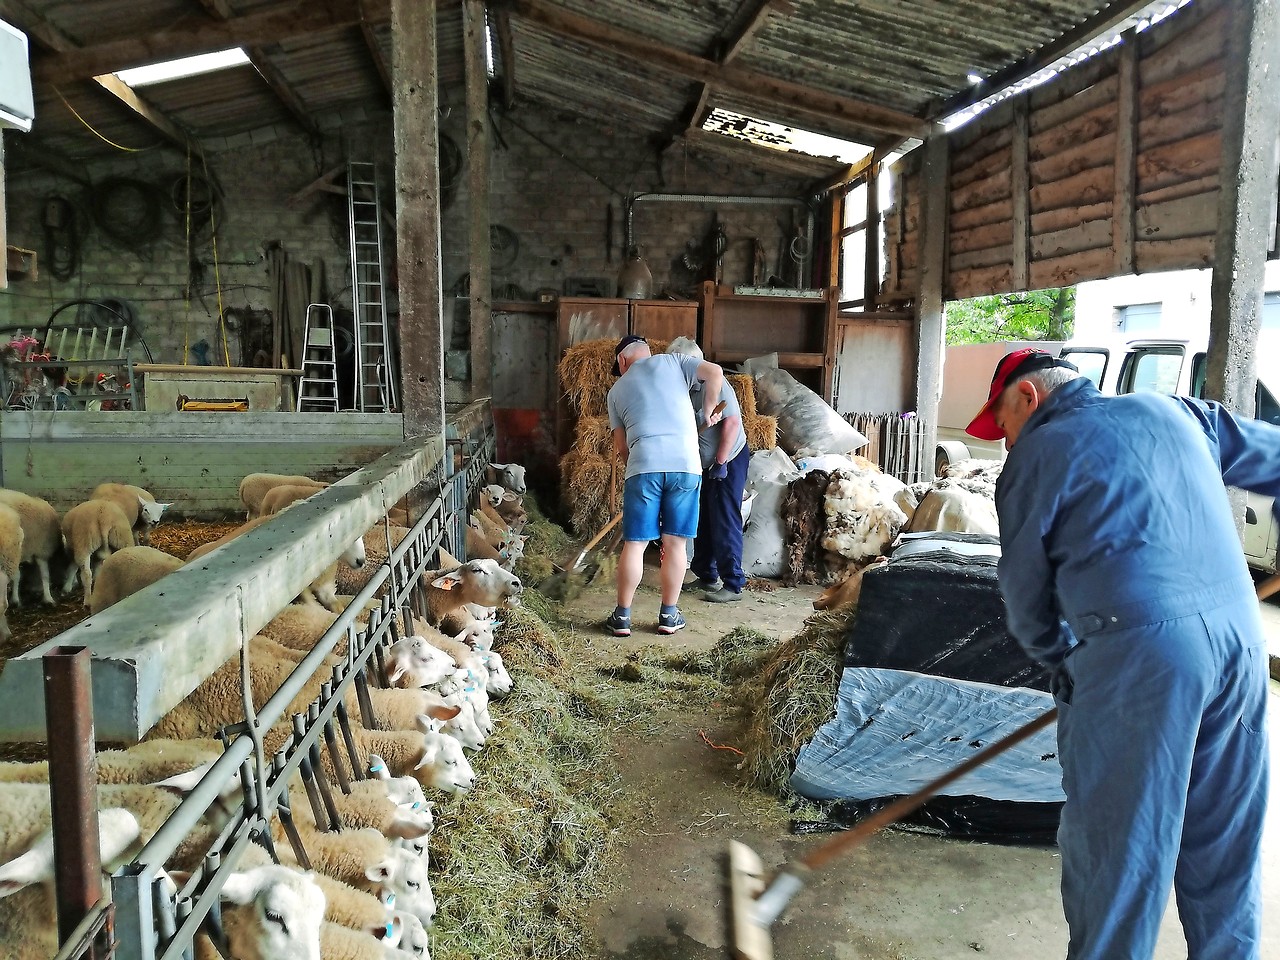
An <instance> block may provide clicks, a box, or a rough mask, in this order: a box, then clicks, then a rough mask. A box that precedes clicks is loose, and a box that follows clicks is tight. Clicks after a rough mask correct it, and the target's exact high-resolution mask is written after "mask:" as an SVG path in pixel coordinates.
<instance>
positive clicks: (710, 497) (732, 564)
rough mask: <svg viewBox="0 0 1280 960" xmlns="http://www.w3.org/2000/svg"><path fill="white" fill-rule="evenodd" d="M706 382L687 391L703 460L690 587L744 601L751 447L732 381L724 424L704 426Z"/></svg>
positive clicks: (720, 599) (724, 393) (707, 596)
mask: <svg viewBox="0 0 1280 960" xmlns="http://www.w3.org/2000/svg"><path fill="white" fill-rule="evenodd" d="M705 395H706V389H705V384H703V382H702V381H701V380H699V381H698V382H697V383H696V384H694V386H693V389H692V390H690V391H689V399H690V400H691V401H692V402H693V411H694V414H695V415H696V416H697V419H698V427H699V428H700V432H699V434H698V453H699V455H700V456H701V458H702V498H701V501H700V504H699V510H698V538H697V539H696V540H695V541H694V543H693V563H692V564H690V567H691V569H692V570H693V572H694V574H695V575H696V576H697V579H696V580H694V581H693V582H692V583H689V584H687V585H686V586H688V587H689V588H690V589H694V590H699V589H700V590H703V591H705V592H704V593H703V594H702V599H703V600H706V601H709V602H710V603H732V602H734V601H735V600H741V599H742V588H743V587H745V586H746V585H747V577H746V575H745V574H744V573H743V572H742V491H743V489H744V488H745V487H746V485H747V467H748V466H749V465H750V463H751V451H750V450H748V449H747V435H746V433H745V432H744V431H743V429H742V408H741V407H740V406H739V405H738V395H737V394H736V393H734V392H733V386H732V385H731V384H730V383H729V381H727V380H725V381H724V386H722V387H721V388H720V395H719V398H718V403H723V404H724V412H723V413H722V414H721V418H720V422H719V423H717V424H716V425H715V426H712V427H706V428H703V419H702V410H703V407H705V406H706V403H705V400H704V397H705Z"/></svg>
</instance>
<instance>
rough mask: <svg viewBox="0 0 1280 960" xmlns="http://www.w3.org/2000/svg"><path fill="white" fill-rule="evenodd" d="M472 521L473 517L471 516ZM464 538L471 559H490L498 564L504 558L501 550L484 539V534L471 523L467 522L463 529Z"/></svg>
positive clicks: (500, 563)
mask: <svg viewBox="0 0 1280 960" xmlns="http://www.w3.org/2000/svg"><path fill="white" fill-rule="evenodd" d="M473 521H474V518H473ZM464 536H465V538H466V546H467V556H468V557H470V558H471V559H473V560H492V561H493V562H494V563H496V564H498V565H499V566H501V565H502V563H503V560H504V559H505V558H504V557H503V556H502V551H501V550H499V549H498V548H497V547H495V546H494V545H493V544H491V543H490V542H489V541H488V540H486V539H485V537H484V534H483V533H481V532H480V531H479V530H477V529H476V527H475V526H473V525H472V524H471V523H468V524H467V526H466V529H465V530H464Z"/></svg>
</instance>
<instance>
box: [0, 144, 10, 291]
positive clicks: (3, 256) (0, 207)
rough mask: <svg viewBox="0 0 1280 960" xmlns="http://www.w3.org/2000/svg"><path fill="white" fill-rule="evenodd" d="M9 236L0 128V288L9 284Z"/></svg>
mask: <svg viewBox="0 0 1280 960" xmlns="http://www.w3.org/2000/svg"><path fill="white" fill-rule="evenodd" d="M7 236H8V232H7V230H6V229H5V210H4V131H3V130H0V261H3V265H4V269H3V270H0V290H3V289H4V288H5V287H7V286H8V285H9V247H8V243H9V241H8V239H7Z"/></svg>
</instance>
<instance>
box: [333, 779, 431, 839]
mask: <svg viewBox="0 0 1280 960" xmlns="http://www.w3.org/2000/svg"><path fill="white" fill-rule="evenodd" d="M333 799H334V803H335V804H336V806H337V808H338V816H339V818H340V819H341V820H342V825H343V826H344V827H350V828H354V829H364V828H366V827H372V828H373V829H374V830H377V831H378V832H379V833H381V834H382V835H383V836H385V837H386V838H387V839H388V840H417V839H418V838H419V837H425V836H427V834H429V833H430V832H431V830H432V829H433V827H434V826H435V818H434V817H433V815H432V813H431V808H430V807H429V806H426V805H425V803H423V804H420V805H416V806H414V805H409V806H401V805H400V804H398V803H396V802H395V801H394V800H392V799H391V797H390V796H389V795H388V793H387V787H386V783H385V782H384V781H382V780H356V781H354V782H353V783H352V784H351V793H349V794H344V793H341V792H336V793H335V794H334V797H333Z"/></svg>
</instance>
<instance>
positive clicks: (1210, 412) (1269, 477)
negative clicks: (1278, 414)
mask: <svg viewBox="0 0 1280 960" xmlns="http://www.w3.org/2000/svg"><path fill="white" fill-rule="evenodd" d="M1177 399H1178V401H1179V402H1180V403H1181V404H1182V405H1183V407H1184V408H1185V409H1186V411H1187V412H1188V413H1189V414H1190V415H1191V416H1193V417H1195V418H1196V420H1197V421H1198V422H1199V423H1200V427H1201V429H1203V430H1204V433H1205V436H1206V437H1207V438H1208V440H1209V444H1210V446H1211V448H1212V449H1213V453H1214V455H1215V456H1216V458H1217V460H1218V463H1219V466H1220V467H1221V470H1222V479H1223V482H1225V483H1226V484H1228V485H1229V486H1232V487H1239V488H1241V489H1242V490H1250V491H1252V492H1254V493H1260V494H1263V495H1265V496H1270V497H1280V427H1275V426H1272V425H1271V424H1269V423H1263V422H1262V421H1261V420H1254V419H1253V418H1245V417H1237V416H1235V415H1234V414H1232V413H1231V411H1229V410H1227V408H1226V407H1224V406H1223V405H1222V404H1220V403H1216V402H1213V401H1206V400H1193V399H1189V398H1187V397H1178V398H1177Z"/></svg>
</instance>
